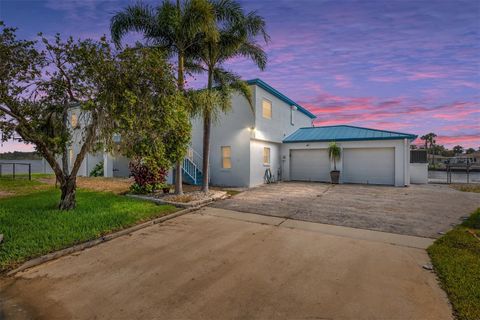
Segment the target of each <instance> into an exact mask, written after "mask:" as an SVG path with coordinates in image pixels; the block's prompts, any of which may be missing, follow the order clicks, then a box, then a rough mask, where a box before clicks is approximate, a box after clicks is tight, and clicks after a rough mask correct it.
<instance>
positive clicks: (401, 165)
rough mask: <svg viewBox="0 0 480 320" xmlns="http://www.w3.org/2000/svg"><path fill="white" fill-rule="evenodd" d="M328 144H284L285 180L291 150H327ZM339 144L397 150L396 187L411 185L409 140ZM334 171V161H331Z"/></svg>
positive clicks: (339, 166)
mask: <svg viewBox="0 0 480 320" xmlns="http://www.w3.org/2000/svg"><path fill="white" fill-rule="evenodd" d="M328 144H329V143H328V142H296V143H284V144H282V147H281V159H282V162H283V165H282V166H283V180H285V181H288V180H290V150H291V149H327V148H328ZM337 144H338V145H339V146H340V147H341V148H342V149H343V148H394V149H395V186H405V185H409V184H410V166H409V163H410V151H409V150H410V143H409V142H408V141H407V140H369V141H341V142H340V141H339V142H337ZM331 162H332V163H331V168H332V170H333V161H331ZM342 165H343V163H342V158H340V160H338V161H337V169H338V170H340V183H342V182H343V181H342V174H341V171H342ZM372 166H375V157H372Z"/></svg>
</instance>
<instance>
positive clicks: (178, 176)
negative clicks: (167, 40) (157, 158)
mask: <svg viewBox="0 0 480 320" xmlns="http://www.w3.org/2000/svg"><path fill="white" fill-rule="evenodd" d="M184 59H185V57H184V54H183V52H181V51H179V52H178V77H177V82H178V90H179V91H180V92H181V93H183V91H184V78H183V64H184ZM182 160H183V159H180V160H178V162H177V164H176V166H175V194H183V182H182V174H183V170H182Z"/></svg>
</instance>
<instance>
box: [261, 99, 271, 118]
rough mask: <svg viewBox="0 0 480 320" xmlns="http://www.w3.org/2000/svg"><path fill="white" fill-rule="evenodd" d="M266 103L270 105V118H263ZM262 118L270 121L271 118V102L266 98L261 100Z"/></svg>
mask: <svg viewBox="0 0 480 320" xmlns="http://www.w3.org/2000/svg"><path fill="white" fill-rule="evenodd" d="M265 102H268V103H269V104H270V117H266V116H265V112H264V111H265V109H264V103H265ZM262 118H263V119H267V120H271V119H272V118H273V102H272V101H271V100H269V99H267V98H262Z"/></svg>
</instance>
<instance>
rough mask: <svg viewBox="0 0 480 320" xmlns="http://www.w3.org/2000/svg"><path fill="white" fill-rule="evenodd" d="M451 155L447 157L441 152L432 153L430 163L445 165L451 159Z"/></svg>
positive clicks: (429, 157)
mask: <svg viewBox="0 0 480 320" xmlns="http://www.w3.org/2000/svg"><path fill="white" fill-rule="evenodd" d="M450 158H451V157H445V156H442V155H439V154H436V155H433V154H431V153H429V154H428V163H430V164H435V165H445V162H446V161H447V160H448V159H450Z"/></svg>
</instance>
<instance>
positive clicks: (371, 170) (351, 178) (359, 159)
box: [341, 148, 395, 185]
mask: <svg viewBox="0 0 480 320" xmlns="http://www.w3.org/2000/svg"><path fill="white" fill-rule="evenodd" d="M342 158H343V170H342V173H341V177H342V180H343V182H347V183H366V184H386V185H394V184H395V149H394V148H360V149H343V156H342Z"/></svg>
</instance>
